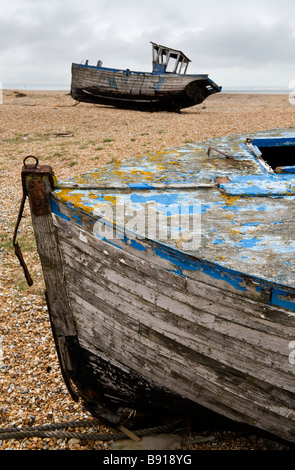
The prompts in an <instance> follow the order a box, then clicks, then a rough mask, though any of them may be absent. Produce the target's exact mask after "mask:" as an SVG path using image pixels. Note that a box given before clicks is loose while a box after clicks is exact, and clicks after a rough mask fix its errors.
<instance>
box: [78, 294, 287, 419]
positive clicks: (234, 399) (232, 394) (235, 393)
mask: <svg viewBox="0 0 295 470" xmlns="http://www.w3.org/2000/svg"><path fill="white" fill-rule="evenodd" d="M77 300H78V305H79V302H82V303H81V305H82V306H83V308H85V305H87V301H81V300H80V301H79V298H78V297H77ZM76 308H77V306H76ZM88 308H90V310H91V309H92V308H93V307H91V305H90V304H88ZM108 318H109V322H110V326H109V328H108V327H107V324H108V323H107V322H106V321H104V322H103V324H101V325H100V331H99V333H98V334H99V336H100V337H101V339H102V341H105V342H106V346H105V347H106V350H109V348H110V347H111V348H112V350H113V354H114V355H113V357H115V358H117V360H118V359H119V360H120V361H121V360H122V350H124V361H125V367H131V368H133V369H135V370H137V371H138V372H139V373H140V374H144V375H145V376H146V377H147V378H148V380H150V381H152V382H153V381H156V382H158V383H159V385H160V386H163V385H164V386H166V387H168V388H170V389H171V390H174V391H176V392H177V393H180V394H182V395H186V396H187V398H190V399H193V400H196V397H198V399H197V401H198V402H199V403H201V404H203V405H204V406H208V404H210V407H211V408H212V409H214V410H215V411H219V412H221V411H222V410H223V411H224V410H226V408H227V405H229V404H230V407H231V410H230V411H229V410H227V413H226V414H228V413H230V414H231V416H232V417H233V416H235V411H236V414H237V415H238V414H239V415H240V417H241V416H242V413H243V412H245V410H246V417H247V419H249V416H251V413H253V414H254V416H255V418H256V419H259V415H260V414H262V415H264V414H265V410H263V409H262V410H261V406H263V407H265V406H266V407H267V408H268V409H269V410H272V412H271V413H270V414H272V413H274V414H282V415H283V417H284V416H286V417H287V418H288V420H289V419H291V416H293V419H294V411H293V408H292V407H294V396H293V395H292V394H291V395H290V394H288V393H278V394H277V397H276V396H274V397H273V398H272V394H265V393H261V390H262V389H263V388H264V387H263V382H260V385H259V386H258V388H257V389H255V383H254V381H253V380H252V381H250V382H249V383H248V382H247V377H246V376H241V379H242V377H243V380H242V381H241V382H242V383H240V384H239V380H238V376H237V375H236V379H235V381H234V382H231V379H230V375H228V377H227V374H226V371H224V370H223V371H222V369H221V370H220V371H219V374H220V375H219V377H218V374H217V376H215V379H214V375H215V374H216V370H215V374H214V369H212V364H210V366H208V365H207V368H206V366H204V364H202V362H193V363H192V362H191V354H189V357H186V358H185V361H184V360H183V359H182V360H180V361H179V360H178V362H179V363H178V364H177V362H175V360H176V359H177V356H175V354H174V356H173V354H171V348H169V349H168V350H166V351H165V349H163V345H162V346H160V347H159V346H157V344H155V343H154V340H155V336H153V337H151V336H150V334H148V335H147V336H146V337H145V336H144V337H142V336H141V337H140V339H139V342H138V344H136V343H137V339H136V336H135V335H134V334H133V335H131V336H130V337H129V338H128V337H126V342H122V328H123V329H124V330H125V329H126V327H125V328H124V327H122V325H120V326H119V327H116V325H115V324H112V319H113V318H114V315H109V316H108ZM120 332H121V333H120ZM124 333H125V331H124ZM87 337H88V335H87ZM94 338H95V337H94ZM151 338H152V340H151ZM84 340H85V338H83V339H82V342H84ZM109 342H110V343H111V345H110V344H109ZM88 347H89V345H88ZM93 353H94V354H95V351H93ZM96 353H97V351H96ZM137 354H138V355H140V359H138V357H137ZM120 358H121V359H120ZM138 361H139V362H138ZM202 369H203V372H202ZM180 371H181V376H180V375H179V372H180ZM243 383H244V387H243ZM238 384H239V385H238ZM243 388H245V390H243ZM251 389H253V390H252V391H251ZM245 394H246V395H248V398H247V399H245ZM219 395H222V400H221V403H219V399H218V397H219ZM284 396H285V399H284ZM204 397H205V398H204ZM291 397H292V400H291V403H293V404H291V408H290V399H291ZM276 402H277V404H276ZM284 402H285V404H283V403H284ZM288 404H289V407H288ZM216 406H217V407H218V408H216ZM235 406H236V410H235ZM243 410H244V411H243ZM244 419H245V417H244ZM247 419H246V420H247ZM268 419H270V421H271V417H270V418H268ZM278 419H280V418H279V417H278V416H275V419H274V420H278ZM248 422H249V421H248Z"/></svg>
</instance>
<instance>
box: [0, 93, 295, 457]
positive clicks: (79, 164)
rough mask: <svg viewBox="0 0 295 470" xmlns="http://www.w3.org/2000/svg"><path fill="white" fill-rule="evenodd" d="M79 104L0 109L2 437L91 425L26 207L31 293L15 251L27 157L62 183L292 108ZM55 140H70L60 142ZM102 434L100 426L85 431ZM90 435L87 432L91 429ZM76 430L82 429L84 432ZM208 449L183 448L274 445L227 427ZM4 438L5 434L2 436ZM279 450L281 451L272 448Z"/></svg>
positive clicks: (43, 445) (281, 116)
mask: <svg viewBox="0 0 295 470" xmlns="http://www.w3.org/2000/svg"><path fill="white" fill-rule="evenodd" d="M73 104H75V102H74V101H73V100H72V98H71V97H70V96H69V94H68V92H50V91H48V92H36V91H26V92H25V93H24V94H23V96H22V97H18V95H17V93H16V92H15V91H13V90H4V94H3V104H2V105H1V106H0V139H1V154H0V183H1V184H0V199H1V209H0V263H1V268H2V269H1V272H0V386H1V394H0V430H1V428H13V429H16V428H19V429H24V428H30V429H32V427H34V426H37V425H38V426H39V425H45V424H52V423H59V422H65V421H66V422H71V421H76V420H84V419H89V418H91V417H90V416H89V413H88V412H86V411H85V409H84V408H83V406H82V405H81V403H80V402H78V403H74V402H73V401H72V399H71V397H70V395H69V393H68V391H67V388H66V386H65V384H64V382H63V379H62V376H61V372H60V369H59V364H58V358H57V354H56V351H55V346H54V342H53V339H52V335H51V327H50V323H49V318H48V313H47V307H46V303H45V299H44V290H45V287H44V280H43V277H42V270H41V266H40V262H39V258H38V253H37V250H36V244H35V239H34V236H33V232H32V227H31V220H30V214H29V210H28V207H27V206H26V207H25V211H24V217H23V219H22V222H21V226H20V229H19V236H18V238H19V243H20V246H21V247H22V251H23V255H24V258H25V260H26V263H27V265H28V268H29V271H30V273H31V275H32V277H33V279H34V285H33V286H32V287H31V288H29V287H28V286H27V284H26V281H25V279H24V276H23V272H22V269H21V267H20V266H19V263H18V260H17V259H16V257H15V255H14V253H13V250H12V243H11V240H12V234H13V230H14V226H15V222H16V219H17V214H18V209H19V204H20V200H21V196H22V194H21V181H20V172H21V167H22V164H23V159H24V157H25V156H27V155H36V156H37V157H38V158H39V160H40V163H42V164H44V163H46V164H49V165H51V166H52V167H53V168H54V172H55V175H56V176H57V178H58V179H64V178H67V177H70V176H74V175H77V174H79V173H82V172H85V171H86V169H87V171H91V170H92V169H94V168H97V167H98V166H100V165H103V164H106V163H109V162H110V161H116V160H121V159H125V158H128V157H133V156H136V155H141V154H143V153H149V152H154V151H160V150H163V149H169V148H173V147H178V146H183V145H185V144H186V143H189V142H196V141H200V140H205V139H208V138H214V137H219V136H222V135H229V134H236V133H239V132H241V133H245V132H246V131H249V132H252V131H255V130H264V129H267V128H276V127H285V126H286V127H287V126H289V125H290V122H292V121H293V116H294V108H292V106H291V105H290V103H289V100H288V96H285V95H271V96H267V95H261V96H255V95H253V96H247V95H226V94H225V95H224V94H220V95H214V96H212V97H210V98H209V99H208V100H206V101H205V102H204V103H203V104H202V105H200V106H196V107H193V108H189V109H187V110H184V111H182V112H181V113H180V114H176V113H142V112H136V111H128V110H125V111H124V110H116V109H112V108H107V107H100V106H95V105H91V104H85V103H80V104H79V105H78V106H73ZM60 133H64V134H65V133H67V135H66V136H63V137H62V138H61V137H58V134H60ZM91 428H93V429H95V430H96V431H97V432H99V433H100V434H104V433H106V432H111V430H110V429H108V428H107V427H105V426H91ZM93 429H92V430H93ZM80 432H83V433H85V435H86V433H87V432H88V430H87V428H86V429H84V428H83V429H82V430H81V431H80ZM212 432H213V433H214V436H215V440H214V442H207V443H203V444H197V445H191V446H188V447H186V448H185V449H195V450H199V449H201V450H202V449H204V450H208V449H209V450H212V449H215V450H217V449H220V450H227V449H243V450H245V449H247V450H252V449H269V448H273V446H274V441H270V440H265V439H262V438H260V437H257V436H255V437H253V438H249V436H248V435H247V434H246V435H243V434H241V433H237V432H230V431H227V430H222V429H221V430H220V429H217V430H212V429H204V430H203V433H204V435H206V433H212ZM0 438H1V434H0ZM275 445H276V446H277V447H276V448H282V447H280V445H281V444H277V443H276V444H275ZM110 446H111V442H104V441H103V440H97V441H95V442H93V441H87V439H83V440H82V439H76V438H70V439H64V438H58V439H57V438H44V439H42V438H39V437H30V438H24V439H20V440H18V439H9V440H5V439H0V449H1V450H41V449H43V450H66V449H71V450H73V449H81V450H90V449H95V450H106V449H110Z"/></svg>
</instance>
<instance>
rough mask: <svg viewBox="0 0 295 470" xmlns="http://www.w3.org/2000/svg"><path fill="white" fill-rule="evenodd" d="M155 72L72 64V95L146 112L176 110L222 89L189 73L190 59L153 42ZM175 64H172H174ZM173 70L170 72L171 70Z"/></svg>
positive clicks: (87, 100)
mask: <svg viewBox="0 0 295 470" xmlns="http://www.w3.org/2000/svg"><path fill="white" fill-rule="evenodd" d="M152 46H153V71H152V72H150V73H147V72H135V71H130V70H128V69H127V70H118V69H112V68H106V67H102V65H100V64H102V63H101V61H98V65H97V66H91V65H88V61H86V63H85V64H75V63H73V64H72V82H71V96H72V97H73V98H74V99H75V100H77V101H83V102H86V103H98V104H105V105H111V106H116V107H119V108H128V109H138V110H142V111H161V110H168V111H175V110H180V109H181V108H187V107H190V106H194V105H196V104H199V103H202V102H203V101H204V100H205V99H206V98H207V97H208V96H209V95H211V94H213V93H218V92H220V91H221V87H219V86H218V85H216V83H214V82H213V81H212V80H211V79H210V78H209V77H208V75H203V74H199V75H189V74H186V71H187V67H188V64H189V62H190V59H188V58H187V57H186V56H185V55H184V54H183V53H182V52H181V51H178V50H176V49H171V48H168V47H165V46H161V45H158V44H155V43H152ZM171 64H172V65H171ZM169 70H170V71H169Z"/></svg>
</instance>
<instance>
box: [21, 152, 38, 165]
mask: <svg viewBox="0 0 295 470" xmlns="http://www.w3.org/2000/svg"><path fill="white" fill-rule="evenodd" d="M28 158H34V159H35V161H36V163H35V166H34V168H37V166H38V164H39V160H38V158H37V157H34V155H28V156H27V157H25V158H24V161H23V164H24V166H25V167H27V166H28V165H26V160H27V159H28Z"/></svg>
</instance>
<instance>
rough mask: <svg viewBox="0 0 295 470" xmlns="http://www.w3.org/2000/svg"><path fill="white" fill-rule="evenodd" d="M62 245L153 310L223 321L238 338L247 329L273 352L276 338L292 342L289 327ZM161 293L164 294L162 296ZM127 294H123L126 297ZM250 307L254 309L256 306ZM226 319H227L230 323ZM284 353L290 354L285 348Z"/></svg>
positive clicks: (69, 253)
mask: <svg viewBox="0 0 295 470" xmlns="http://www.w3.org/2000/svg"><path fill="white" fill-rule="evenodd" d="M61 240H62V238H61ZM62 243H63V241H62ZM63 246H64V249H65V250H66V251H68V255H69V256H70V257H71V256H72V254H73V257H74V258H75V259H76V260H77V261H78V260H79V258H80V260H81V263H82V264H83V265H84V266H85V265H86V266H87V267H88V269H89V270H90V271H91V272H93V273H96V272H100V274H101V276H103V277H105V278H106V279H107V280H108V282H113V283H115V284H116V283H119V285H120V287H121V288H123V289H125V290H127V292H128V293H130V292H132V293H135V294H137V295H139V294H140V295H141V297H142V298H143V299H145V300H147V301H148V302H151V303H152V304H154V305H155V306H156V307H161V308H164V309H165V310H167V309H168V311H170V312H172V313H175V312H181V314H178V315H181V316H182V317H184V318H187V319H190V320H191V321H198V317H199V315H200V314H202V315H203V318H204V320H201V321H202V323H203V324H205V325H206V324H215V323H216V322H222V320H226V321H225V322H224V325H225V327H228V325H231V326H230V328H234V325H236V330H237V333H236V335H237V337H240V334H242V331H243V327H244V326H246V327H250V330H249V333H248V330H245V331H247V334H249V335H252V336H253V338H255V335H256V336H257V338H258V339H257V341H256V343H254V344H260V345H262V344H263V338H264V337H265V338H266V339H265V343H266V344H267V343H270V344H271V345H272V346H271V348H273V349H275V351H277V346H276V344H275V343H276V340H275V335H278V336H279V337H283V339H284V341H287V339H288V338H289V339H290V340H291V339H293V329H292V328H289V327H283V326H282V325H275V324H273V323H271V324H269V323H268V322H267V320H264V319H261V318H255V317H254V319H253V318H251V317H249V316H248V315H245V314H244V313H243V311H240V310H239V309H237V308H236V307H233V306H227V305H222V304H221V303H217V302H213V301H212V300H211V299H209V300H208V299H206V298H203V297H202V296H201V295H202V294H201V293H200V295H197V296H193V295H192V294H188V293H187V292H186V291H182V292H181V291H180V290H178V289H176V288H174V287H173V289H172V288H171V287H170V286H166V285H163V284H161V283H160V284H159V282H160V281H159V279H157V280H155V279H154V277H152V278H150V277H148V276H147V275H146V274H144V273H142V272H140V271H132V270H131V271H130V270H129V267H127V266H126V265H125V264H124V263H117V262H116V260H113V259H111V260H110V261H109V262H108V261H107V258H106V255H104V260H103V259H102V260H101V261H100V262H96V260H95V258H96V257H97V253H98V252H97V250H95V251H93V252H92V253H91V255H90V256H89V258H88V259H86V258H85V256H83V255H82V257H81V252H79V250H77V249H76V248H77V244H76V247H75V246H74V245H71V246H70V248H69V249H67V248H66V245H63ZM71 252H72V254H71ZM103 261H105V262H103ZM139 265H140V266H141V263H139ZM81 266H82V265H81ZM114 268H115V269H114ZM113 269H114V271H115V272H114V271H113ZM154 271H155V270H154ZM134 276H136V278H137V281H136V282H135V281H134V280H133V278H134ZM116 279H117V280H116ZM93 282H100V280H99V278H94V279H93ZM158 291H160V292H158ZM162 291H164V292H165V294H162ZM156 292H157V297H156V294H155V293H156ZM127 295H128V294H127V293H126V296H127ZM216 299H217V298H216ZM196 306H197V308H196ZM253 307H254V308H255V305H254V306H253ZM228 320H230V322H229V321H228ZM251 329H252V330H253V332H252V331H251ZM256 330H258V331H256ZM270 335H273V337H274V339H273V340H272V341H269V338H270V337H271V336H270ZM280 341H282V340H280ZM285 354H286V355H288V354H289V353H288V349H287V348H286V353H285Z"/></svg>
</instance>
